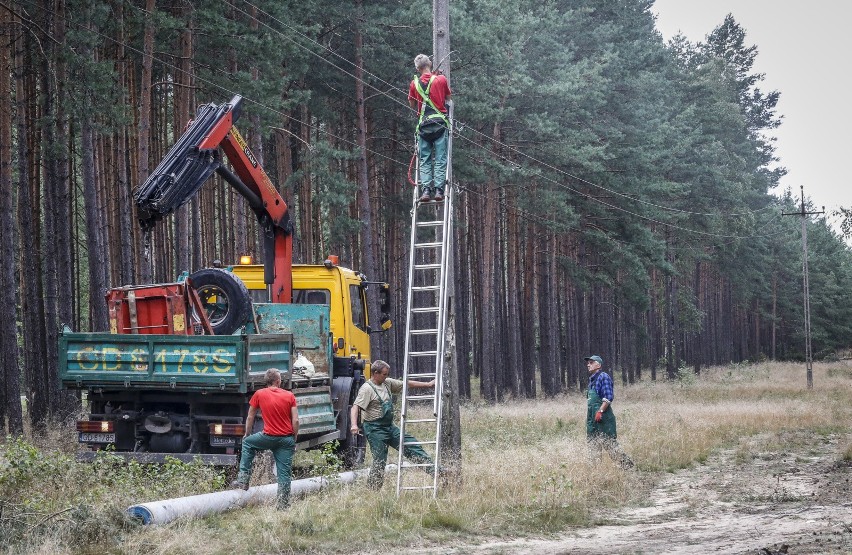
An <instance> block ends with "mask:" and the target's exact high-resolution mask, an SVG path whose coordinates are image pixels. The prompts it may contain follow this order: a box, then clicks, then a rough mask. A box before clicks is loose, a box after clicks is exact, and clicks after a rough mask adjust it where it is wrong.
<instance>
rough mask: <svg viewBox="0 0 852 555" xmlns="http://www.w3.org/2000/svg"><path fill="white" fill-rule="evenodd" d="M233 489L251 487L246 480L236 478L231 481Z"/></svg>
mask: <svg viewBox="0 0 852 555" xmlns="http://www.w3.org/2000/svg"><path fill="white" fill-rule="evenodd" d="M231 489H241V490H243V491H245V490H248V489H249V485H248V484H247V483H246V482H240V481H239V480H234V481H233V482H231Z"/></svg>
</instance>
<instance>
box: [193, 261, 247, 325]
mask: <svg viewBox="0 0 852 555" xmlns="http://www.w3.org/2000/svg"><path fill="white" fill-rule="evenodd" d="M188 279H189V284H190V285H191V286H192V288H193V289H195V292H196V293H198V297H199V298H200V299H201V306H202V307H203V308H204V311H205V312H206V313H207V319H208V320H210V327H211V328H213V333H214V334H216V335H231V334H232V333H234V332H235V331H237V330H238V329H240V327H242V326H243V325H244V324H245V323H246V322H248V320H249V316H250V314H251V297H250V296H249V292H248V289H247V288H246V284H245V283H243V280H241V279H240V278H238V277H237V276H235V275H234V274H232V273H231V272H229V271H227V270H223V269H221V268H204V269H203V270H198V271H197V272H195V273H194V274H192V275H190V276H189V278H188Z"/></svg>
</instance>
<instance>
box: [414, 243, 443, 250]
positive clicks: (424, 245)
mask: <svg viewBox="0 0 852 555" xmlns="http://www.w3.org/2000/svg"><path fill="white" fill-rule="evenodd" d="M443 246H444V244H443V243H416V244H415V245H414V248H415V249H427V248H431V247H443Z"/></svg>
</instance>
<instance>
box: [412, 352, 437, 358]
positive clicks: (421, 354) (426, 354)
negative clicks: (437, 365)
mask: <svg viewBox="0 0 852 555" xmlns="http://www.w3.org/2000/svg"><path fill="white" fill-rule="evenodd" d="M437 354H438V351H412V352H410V353H408V356H410V357H433V356H435V355H437Z"/></svg>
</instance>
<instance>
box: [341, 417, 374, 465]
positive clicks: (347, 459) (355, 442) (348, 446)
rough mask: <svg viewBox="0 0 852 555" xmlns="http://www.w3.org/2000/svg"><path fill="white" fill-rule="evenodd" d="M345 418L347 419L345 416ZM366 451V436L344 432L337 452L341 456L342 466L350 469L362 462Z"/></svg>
mask: <svg viewBox="0 0 852 555" xmlns="http://www.w3.org/2000/svg"><path fill="white" fill-rule="evenodd" d="M347 420H349V419H348V418H347ZM366 452H367V438H366V437H364V436H363V435H353V434H352V432H351V431H350V432H347V433H346V440H345V441H344V442H343V443H341V444H340V450H339V454H340V456H341V457H342V458H343V468H344V469H346V470H350V469H352V468H357V467H359V466H361V465H362V464H364V455H365V454H366Z"/></svg>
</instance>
